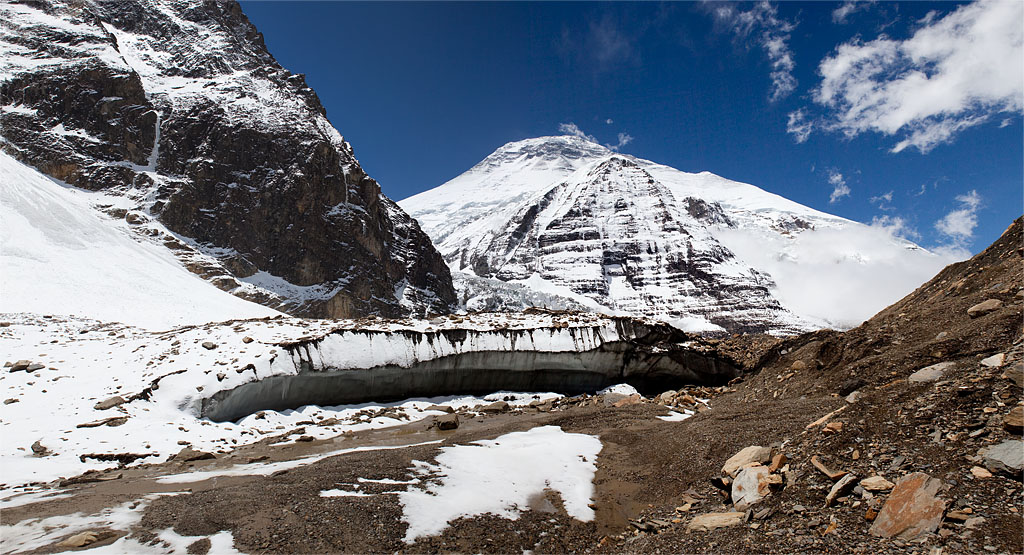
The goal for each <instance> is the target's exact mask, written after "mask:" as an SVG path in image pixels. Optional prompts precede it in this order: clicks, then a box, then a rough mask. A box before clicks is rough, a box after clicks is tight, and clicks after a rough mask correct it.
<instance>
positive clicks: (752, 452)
mask: <svg viewBox="0 0 1024 555" xmlns="http://www.w3.org/2000/svg"><path fill="white" fill-rule="evenodd" d="M771 458H772V450H771V449H770V448H768V447H761V446H760V445H751V446H750V447H747V448H745V449H743V450H741V451H740V452H739V453H736V454H735V455H733V456H731V457H729V460H727V461H725V464H724V465H722V474H723V475H725V476H735V475H736V473H737V472H739V470H740V469H741V468H743V467H744V466H747V465H748V464H750V463H760V464H765V463H768V462H770V461H771Z"/></svg>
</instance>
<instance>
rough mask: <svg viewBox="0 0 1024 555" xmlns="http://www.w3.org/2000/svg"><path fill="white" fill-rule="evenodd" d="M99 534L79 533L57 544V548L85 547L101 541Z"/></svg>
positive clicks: (90, 531) (90, 532) (91, 532)
mask: <svg viewBox="0 0 1024 555" xmlns="http://www.w3.org/2000/svg"><path fill="white" fill-rule="evenodd" d="M99 537H100V536H99V533H98V532H93V531H92V530H89V531H86V532H79V533H77V534H75V535H74V536H71V537H70V538H67V539H65V540H64V541H62V542H60V543H58V544H57V547H72V548H75V547H85V546H87V545H89V544H91V543H95V542H96V541H97V540H98V539H99Z"/></svg>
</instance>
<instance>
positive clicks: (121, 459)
mask: <svg viewBox="0 0 1024 555" xmlns="http://www.w3.org/2000/svg"><path fill="white" fill-rule="evenodd" d="M155 456H156V453H85V454H82V455H78V459H79V460H80V461H82V462H85V461H86V460H88V459H92V460H94V461H102V462H116V463H117V464H119V465H121V466H125V465H129V464H131V463H133V462H135V461H137V460H139V459H144V458H146V457H155ZM87 474H88V473H87Z"/></svg>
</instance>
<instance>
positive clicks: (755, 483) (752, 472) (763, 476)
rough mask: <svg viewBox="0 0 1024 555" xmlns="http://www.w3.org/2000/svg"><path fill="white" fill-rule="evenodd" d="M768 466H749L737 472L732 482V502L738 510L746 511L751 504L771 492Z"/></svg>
mask: <svg viewBox="0 0 1024 555" xmlns="http://www.w3.org/2000/svg"><path fill="white" fill-rule="evenodd" d="M770 474H771V473H770V472H768V467H766V466H761V465H755V466H748V467H746V468H744V469H742V470H740V471H739V472H738V473H737V474H736V479H735V480H734V481H733V483H732V503H733V505H734V506H735V507H736V510H737V511H745V510H747V509H748V508H750V506H751V505H753V504H754V503H757V502H758V501H760V500H762V499H764V498H765V497H766V496H767V495H768V494H769V493H771V490H770V489H769V488H770V484H769V480H768V476H769V475H770Z"/></svg>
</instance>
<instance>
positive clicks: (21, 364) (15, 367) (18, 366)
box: [11, 360, 32, 372]
mask: <svg viewBox="0 0 1024 555" xmlns="http://www.w3.org/2000/svg"><path fill="white" fill-rule="evenodd" d="M29 364H32V361H31V360H19V361H17V362H15V363H14V364H12V365H11V372H17V371H19V370H25V369H27V368H28V365H29Z"/></svg>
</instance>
